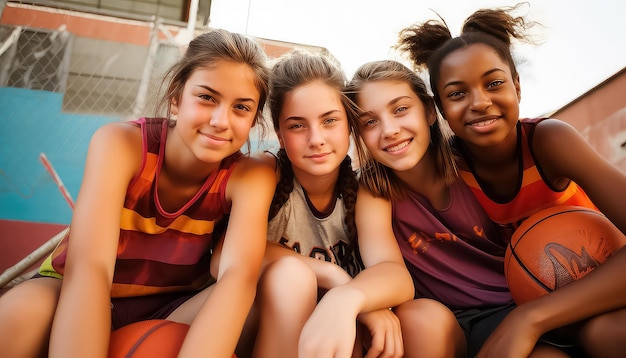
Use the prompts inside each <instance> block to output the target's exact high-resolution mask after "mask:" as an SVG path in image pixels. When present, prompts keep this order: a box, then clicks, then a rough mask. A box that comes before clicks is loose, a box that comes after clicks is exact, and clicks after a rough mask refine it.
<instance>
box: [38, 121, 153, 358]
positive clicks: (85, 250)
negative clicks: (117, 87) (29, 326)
mask: <svg viewBox="0 0 626 358" xmlns="http://www.w3.org/2000/svg"><path fill="white" fill-rule="evenodd" d="M140 153H141V134H140V130H139V128H137V127H134V126H131V125H129V124H125V123H114V124H110V125H105V126H104V127H102V128H100V129H99V130H98V131H97V132H96V133H95V134H94V136H93V138H92V140H91V143H90V145H89V150H88V154H87V163H86V166H85V173H84V178H83V182H82V185H81V188H80V192H79V195H78V198H77V201H76V206H75V209H74V215H73V218H72V224H71V231H70V235H71V240H70V243H69V247H68V257H67V264H66V269H65V275H64V278H63V285H62V289H61V297H60V301H59V304H58V308H57V311H56V315H55V319H54V323H53V327H52V334H51V342H50V356H52V357H57V356H58V357H105V356H106V355H107V352H108V342H109V335H110V329H111V304H110V293H111V283H112V281H113V269H114V265H115V257H116V252H117V244H118V238H119V230H120V216H121V212H122V207H123V203H124V197H125V194H126V189H127V187H128V183H129V181H130V179H131V178H132V176H133V174H134V173H135V172H136V171H137V169H138V168H139V165H140V161H141V155H140ZM76 342H80V344H77V343H76Z"/></svg>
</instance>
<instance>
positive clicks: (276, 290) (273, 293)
mask: <svg viewBox="0 0 626 358" xmlns="http://www.w3.org/2000/svg"><path fill="white" fill-rule="evenodd" d="M257 291H258V294H259V295H260V297H262V298H265V299H268V298H274V299H278V300H280V301H284V302H302V300H306V299H307V298H308V299H309V300H311V299H312V300H313V302H315V301H316V300H317V279H316V277H315V273H314V272H313V270H312V269H311V268H310V267H309V266H308V265H307V264H306V263H305V262H304V261H302V260H301V259H299V258H297V257H293V256H286V257H282V258H280V259H278V260H276V261H274V262H272V263H271V264H269V265H268V266H267V267H266V268H265V270H264V271H263V273H262V274H261V276H260V277H259V287H258V290H257ZM294 300H295V301H294Z"/></svg>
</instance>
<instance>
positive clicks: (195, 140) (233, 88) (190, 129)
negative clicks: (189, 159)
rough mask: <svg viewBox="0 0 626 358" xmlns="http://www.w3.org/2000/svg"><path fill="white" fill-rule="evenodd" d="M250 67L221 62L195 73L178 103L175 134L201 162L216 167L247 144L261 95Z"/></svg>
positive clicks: (173, 108) (174, 103)
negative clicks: (215, 164)
mask: <svg viewBox="0 0 626 358" xmlns="http://www.w3.org/2000/svg"><path fill="white" fill-rule="evenodd" d="M254 76H255V75H254V72H253V71H252V69H251V68H250V66H248V65H247V64H243V63H234V62H228V61H219V62H217V64H216V65H215V66H214V67H211V68H200V69H197V70H195V71H194V72H193V73H192V74H191V76H190V77H189V79H188V80H187V82H186V83H185V86H184V88H183V91H182V94H181V96H180V99H179V100H178V101H172V114H175V115H176V116H177V118H178V119H177V121H176V126H175V127H174V129H173V132H174V133H176V134H178V136H174V139H173V140H175V141H176V140H177V139H180V140H181V141H182V143H184V145H185V146H186V147H187V148H188V149H189V151H190V152H191V153H192V154H193V155H194V156H195V157H196V158H197V159H198V160H200V161H203V162H207V163H215V162H219V161H220V160H222V159H224V158H225V157H227V156H229V155H231V154H233V153H235V152H236V151H238V150H239V149H241V147H242V146H243V145H244V144H245V143H246V141H247V140H248V134H249V132H250V129H251V127H252V124H253V123H254V118H255V115H256V113H257V108H258V106H259V99H260V92H259V90H258V89H257V88H256V86H255V82H254V78H255V77H254Z"/></svg>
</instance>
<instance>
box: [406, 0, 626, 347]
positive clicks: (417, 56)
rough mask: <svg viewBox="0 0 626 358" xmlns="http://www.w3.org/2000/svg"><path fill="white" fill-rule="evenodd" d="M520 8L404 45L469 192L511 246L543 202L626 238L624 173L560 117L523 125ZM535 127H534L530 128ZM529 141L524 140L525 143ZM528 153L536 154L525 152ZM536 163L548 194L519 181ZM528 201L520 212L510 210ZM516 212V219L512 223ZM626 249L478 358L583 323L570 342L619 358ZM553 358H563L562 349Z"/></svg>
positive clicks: (530, 311) (479, 14)
mask: <svg viewBox="0 0 626 358" xmlns="http://www.w3.org/2000/svg"><path fill="white" fill-rule="evenodd" d="M518 7H519V5H518V6H516V7H514V8H502V9H484V10H478V11H476V12H475V13H474V14H472V15H471V16H470V17H469V18H468V19H467V20H466V21H465V23H464V25H463V30H462V34H461V35H460V36H459V37H456V38H452V36H451V34H450V31H449V29H448V28H447V26H446V25H445V24H444V23H442V22H440V21H435V20H431V21H428V22H425V23H423V24H418V25H415V26H411V27H408V28H406V29H404V30H403V31H402V32H401V34H400V41H399V45H398V47H399V48H400V49H401V50H402V51H405V52H406V53H408V54H409V57H410V58H411V60H412V61H413V63H414V64H415V66H416V67H417V68H420V69H425V70H428V73H429V75H430V85H431V90H432V92H433V94H434V97H435V102H436V103H437V106H438V107H439V109H440V111H441V113H442V114H443V116H444V118H445V119H446V120H447V122H448V124H449V125H450V128H451V129H452V130H453V132H454V133H455V135H456V139H455V149H456V150H457V151H458V153H459V155H460V157H461V160H460V161H459V167H460V169H461V172H462V173H463V177H464V178H465V179H466V181H467V183H468V185H470V186H471V187H472V190H473V191H474V194H475V195H476V197H477V198H478V199H479V200H480V201H481V204H482V205H483V207H484V208H485V210H486V211H487V213H488V214H489V215H490V216H491V218H492V219H493V220H494V221H495V222H497V223H498V224H500V225H501V227H502V228H504V229H505V230H503V231H502V232H506V234H505V236H504V237H505V238H507V239H508V237H507V236H508V235H510V234H511V233H512V232H513V230H514V229H515V228H516V227H517V226H518V225H519V223H520V222H522V221H523V220H524V218H527V217H528V216H530V215H532V214H533V213H535V212H538V211H539V210H541V209H543V208H545V207H546V205H547V204H546V202H547V198H552V197H561V198H563V197H564V196H565V195H570V194H571V197H569V198H567V200H576V201H575V203H576V205H583V206H589V207H594V208H597V209H599V210H600V211H601V212H602V213H604V214H605V215H606V216H607V217H608V218H609V219H610V220H611V221H612V222H613V224H614V225H615V226H617V227H618V228H619V229H620V230H621V231H622V232H623V233H626V214H625V212H624V210H623V203H624V202H625V201H626V191H624V189H623V188H625V187H626V175H624V173H622V172H620V171H619V170H618V169H617V168H615V167H614V166H612V165H611V164H610V163H608V162H607V161H606V160H604V159H603V158H602V157H600V156H599V155H598V154H597V153H596V152H595V151H594V150H593V148H592V147H590V145H589V144H588V143H587V142H586V141H585V140H584V139H583V138H582V137H581V135H580V134H579V133H578V132H577V131H576V130H575V129H574V128H573V127H571V126H570V125H569V124H567V123H565V122H563V121H559V120H557V119H542V120H529V119H519V101H520V99H521V85H520V77H519V74H518V72H517V70H516V67H515V63H514V61H513V56H512V54H511V44H512V39H517V40H526V39H528V37H527V35H526V32H525V31H527V30H528V28H529V27H530V26H531V25H533V24H532V23H529V22H527V21H526V20H525V19H524V18H523V17H515V16H513V15H511V14H512V13H513V11H514V10H516V9H517V8H518ZM528 128H530V129H528ZM525 138H528V139H525ZM526 146H528V149H527V150H528V152H529V153H530V156H525V157H524V159H523V161H522V155H521V154H520V153H522V152H523V150H524V149H525V148H526ZM529 163H530V167H532V166H535V167H536V168H537V169H536V170H537V172H538V173H539V174H540V176H538V178H540V179H537V181H541V182H543V184H544V185H545V187H546V188H545V189H544V190H543V193H545V194H542V195H535V196H530V195H527V194H528V193H527V192H525V191H524V186H523V185H522V183H526V181H525V180H531V178H528V179H526V177H525V176H524V175H525V173H526V171H525V170H524V171H522V168H524V169H527V168H529ZM513 202H518V203H521V202H523V203H524V204H525V205H524V210H518V211H517V212H515V211H511V215H510V216H509V217H501V216H498V212H501V211H500V210H510V209H511V207H512V205H511V203H513ZM514 215H517V217H516V218H514ZM625 270H626V249H621V250H619V251H618V252H616V253H615V254H613V255H612V256H611V257H610V258H609V259H608V260H607V261H606V262H605V263H604V264H603V265H601V266H600V267H599V268H597V269H595V270H594V271H593V272H591V273H590V274H588V275H587V276H585V277H583V278H581V279H579V280H578V281H576V282H573V283H570V284H569V285H567V286H565V287H563V288H561V289H559V290H557V291H554V292H553V293H550V294H548V295H545V296H543V297H541V298H539V299H536V300H534V301H531V302H528V303H526V304H523V305H521V306H519V307H517V308H515V309H514V310H513V311H512V312H511V313H510V314H508V315H507V316H506V318H505V319H504V320H503V321H502V323H501V324H500V325H499V326H498V328H497V329H496V330H495V331H494V332H493V334H492V335H491V336H490V338H489V339H488V340H487V342H486V343H485V344H484V346H483V347H482V349H481V351H480V352H479V354H478V356H479V357H492V356H493V357H502V356H506V357H526V356H528V355H529V354H530V353H531V352H532V351H533V348H534V347H535V344H537V342H538V340H539V338H540V337H541V336H542V335H543V334H544V333H546V332H549V331H551V330H554V329H557V328H559V327H564V326H566V325H569V324H573V323H576V322H578V323H579V325H578V326H577V327H578V329H575V330H574V333H571V334H570V335H569V338H571V339H572V340H573V342H574V343H575V344H576V345H577V346H579V347H578V348H579V349H580V350H582V351H584V352H585V353H586V354H588V355H590V356H592V357H617V356H622V355H623V351H624V349H625V348H626V339H624V338H626V326H625V325H624V324H623V322H624V321H625V320H626V309H625V308H626V282H625V281H624V280H622V279H620V277H621V275H622V274H623V272H624V271H625ZM550 354H554V355H556V356H558V355H560V354H563V353H562V352H560V351H557V350H556V349H555V350H553V351H551V352H550Z"/></svg>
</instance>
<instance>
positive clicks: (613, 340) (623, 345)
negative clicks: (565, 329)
mask: <svg viewBox="0 0 626 358" xmlns="http://www.w3.org/2000/svg"><path fill="white" fill-rule="evenodd" d="M625 322H626V309H621V310H617V311H613V312H609V313H605V314H603V315H600V316H596V317H594V318H592V319H590V320H589V321H588V322H587V323H585V325H584V326H583V328H582V330H581V335H580V341H581V344H582V346H583V348H584V349H585V351H586V352H587V353H588V354H589V356H591V357H623V356H624V352H625V351H626V324H625Z"/></svg>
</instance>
